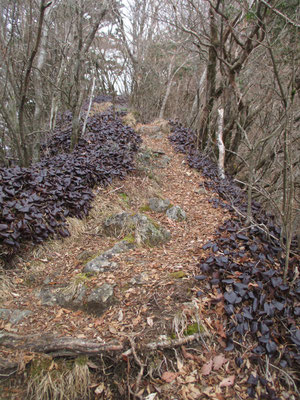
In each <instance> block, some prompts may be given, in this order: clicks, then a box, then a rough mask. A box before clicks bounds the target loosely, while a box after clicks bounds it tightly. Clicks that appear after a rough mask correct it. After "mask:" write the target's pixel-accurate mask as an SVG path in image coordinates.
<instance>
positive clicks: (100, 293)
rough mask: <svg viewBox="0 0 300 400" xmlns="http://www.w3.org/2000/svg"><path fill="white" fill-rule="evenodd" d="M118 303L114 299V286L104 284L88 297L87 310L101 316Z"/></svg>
mask: <svg viewBox="0 0 300 400" xmlns="http://www.w3.org/2000/svg"><path fill="white" fill-rule="evenodd" d="M115 301H116V299H115V297H114V289H113V287H112V285H109V284H108V283H104V284H103V285H101V286H100V287H98V288H96V289H94V290H93V291H92V292H91V294H90V295H89V296H88V298H87V301H86V304H85V310H86V311H87V312H89V313H91V314H94V315H101V314H103V312H104V311H105V310H106V309H107V308H109V307H110V306H111V305H112V304H114V303H115Z"/></svg>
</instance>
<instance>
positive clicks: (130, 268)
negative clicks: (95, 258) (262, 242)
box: [0, 135, 246, 399]
mask: <svg viewBox="0 0 300 400" xmlns="http://www.w3.org/2000/svg"><path fill="white" fill-rule="evenodd" d="M143 147H147V148H150V149H152V150H154V151H157V150H159V152H160V154H161V153H164V156H168V157H169V158H170V162H169V164H168V165H167V166H166V167H165V168H154V169H153V171H152V172H151V173H149V171H148V172H147V173H145V172H144V171H137V173H135V174H133V176H129V177H128V178H127V179H126V181H123V182H115V183H114V185H113V186H111V187H109V188H106V189H101V188H100V189H99V190H98V193H97V195H96V198H95V202H94V210H93V211H92V213H91V215H90V217H88V218H87V219H86V220H84V221H74V220H72V221H70V222H71V231H72V237H71V238H68V239H65V240H64V241H58V240H56V241H55V240H53V241H51V242H48V243H46V244H45V245H44V246H39V247H38V248H35V249H31V250H30V249H29V250H28V252H27V253H24V255H23V257H22V258H20V260H19V263H18V268H17V269H16V270H12V271H9V272H8V276H9V281H7V286H6V290H7V293H6V294H7V296H6V299H5V300H4V301H3V302H2V307H3V308H8V309H21V310H22V309H26V310H30V311H31V312H32V314H31V315H30V316H28V317H26V318H25V319H24V320H23V321H22V322H21V323H19V324H16V325H12V324H10V323H7V322H5V321H2V322H1V324H2V325H1V328H2V329H4V330H5V331H7V332H10V333H14V334H20V335H21V334H22V335H25V334H26V335H34V334H45V333H51V334H52V335H56V336H70V337H74V338H80V339H92V340H95V339H96V340H98V341H99V342H100V343H105V342H110V341H112V340H116V341H118V342H120V340H121V341H126V340H128V338H131V340H134V341H135V343H136V344H137V346H139V345H141V344H142V343H149V342H157V341H159V340H163V339H165V338H170V337H171V338H172V339H176V338H180V337H184V332H185V334H186V330H187V329H189V328H191V329H194V328H193V327H195V323H196V324H199V321H201V326H202V328H203V333H204V337H205V338H206V339H205V340H206V344H205V346H204V347H203V343H202V344H200V343H199V344H198V350H199V351H200V350H201V357H200V356H199V357H198V356H195V357H194V358H193V357H192V356H187V357H186V359H185V363H186V364H184V363H183V362H182V361H181V364H180V361H179V364H178V362H177V367H178V365H179V367H180V368H179V373H178V377H179V378H180V379H179V378H178V379H177V381H176V383H175V384H174V385H173V386H172V391H173V392H174V395H175V394H176V396H177V397H176V398H178V399H179V398H182V399H185V398H187V399H189V398H191V399H194V398H200V397H197V396H198V392H199V389H197V385H196V386H195V383H196V382H198V383H200V382H202V381H203V379H204V380H205V375H203V376H202V375H201V374H200V371H201V368H202V367H203V365H205V362H206V361H209V360H210V358H211V356H212V354H217V353H218V348H220V346H224V341H223V339H224V334H223V333H222V332H224V331H223V329H222V326H223V325H222V324H223V322H222V318H221V316H218V315H217V313H216V311H215V310H212V309H210V300H211V298H212V297H215V298H217V296H218V294H217V293H213V292H212V291H211V289H210V288H209V287H208V286H207V287H206V286H205V284H204V283H202V282H200V281H197V280H196V279H195V275H199V273H200V272H199V269H198V267H197V263H198V260H199V257H201V255H202V252H203V250H202V246H203V244H204V243H205V242H207V241H208V240H210V239H211V238H212V236H213V233H214V231H215V229H216V227H217V226H218V225H220V224H221V223H222V221H224V219H226V218H227V215H226V212H224V210H220V209H215V208H214V207H213V206H212V204H211V203H210V202H209V199H210V197H211V193H210V192H209V191H205V189H204V188H203V187H202V188H201V187H200V186H199V185H201V182H202V177H201V174H199V173H198V172H196V171H194V170H191V169H190V168H189V167H188V166H187V164H186V163H185V161H184V157H183V156H182V155H180V154H176V153H174V151H173V149H172V147H171V145H170V143H169V141H168V139H167V136H166V135H165V136H164V137H162V138H156V139H155V138H153V137H152V138H151V137H149V136H144V137H143ZM153 196H160V197H162V198H167V199H169V200H170V202H171V203H172V204H173V205H179V206H180V207H182V208H183V209H184V210H185V212H186V214H187V220H186V221H183V222H173V221H171V220H170V219H168V218H167V217H166V215H165V214H159V213H154V212H151V211H145V214H146V215H148V216H150V217H151V218H153V219H154V220H156V221H158V222H159V223H160V224H161V225H163V226H164V227H166V228H167V229H169V230H170V232H171V235H172V239H171V240H170V241H169V242H168V243H167V244H166V245H164V246H162V247H155V248H146V247H138V248H136V249H134V250H132V251H130V252H127V253H124V254H121V255H120V256H118V257H115V259H114V260H115V261H117V262H118V264H119V268H118V269H117V270H115V271H113V272H108V273H105V272H104V273H100V274H99V275H97V276H94V277H92V278H89V279H88V280H86V281H85V285H87V287H88V289H90V290H92V288H93V287H95V286H96V285H99V284H103V283H108V284H111V285H113V286H114V295H115V297H116V299H117V303H116V304H115V305H113V306H111V307H110V308H109V309H108V310H107V311H106V312H105V313H104V314H103V315H102V316H100V317H95V316H93V315H89V314H87V313H84V312H83V311H72V310H69V309H66V308H61V307H59V306H51V307H50V306H42V305H41V303H40V301H39V300H38V298H37V293H38V292H39V290H40V288H41V287H42V286H43V285H45V284H46V283H47V284H48V285H51V284H52V285H60V284H70V283H72V282H78V279H77V278H78V277H82V274H81V272H82V269H83V267H84V264H83V263H82V262H81V261H80V255H81V254H82V252H83V251H85V252H88V253H89V254H95V253H99V252H101V251H104V250H105V249H107V248H109V247H111V246H112V245H113V244H114V243H115V242H116V239H113V238H107V237H106V236H105V235H104V234H103V232H102V228H101V223H102V221H103V218H104V217H105V216H107V215H108V214H110V213H111V212H113V211H117V210H122V209H123V210H125V211H130V212H133V213H134V212H138V211H139V210H140V208H141V207H143V206H145V204H147V200H148V199H149V197H153ZM174 273H177V274H174ZM141 274H143V275H141ZM140 276H142V277H143V278H142V281H141V282H138V279H139V277H140ZM76 279H77V280H76ZM199 290H201V291H203V292H204V296H201V297H199V296H198V297H197V292H198V291H199ZM2 297H3V296H2ZM193 305H194V306H193ZM0 321H1V320H0ZM197 326H199V325H197ZM197 329H198V328H197ZM196 331H197V330H196ZM218 331H219V334H217V332H218ZM194 332H195V330H194V331H190V332H189V334H191V333H194ZM173 355H174V354H173ZM2 357H4V358H7V359H10V360H13V361H15V360H16V358H19V359H22V357H24V353H23V352H15V351H14V352H12V351H10V350H8V349H5V350H3V351H2ZM197 357H198V359H197ZM165 362H166V363H167V364H166V365H165V366H163V365H160V367H159V369H158V370H157V371H156V374H158V373H161V374H163V372H168V371H169V370H172V371H173V372H174V371H175V369H176V368H175V367H174V366H172V361H171V364H170V365H168V362H167V361H165ZM184 365H186V367H185V366H184ZM228 365H229V364H228ZM228 365H227V371H225V370H224V371H223V372H222V373H221V372H220V371H219V373H218V378H217V377H216V376H217V374H216V373H215V376H214V379H213V380H212V382H213V383H212V385H216V384H217V383H220V382H221V381H222V377H224V376H227V375H228V373H229V369H230V367H229V366H228ZM195 366H196V369H195V370H194V372H193V373H192V372H191V371H192V370H193V368H195ZM177 369H178V368H177ZM180 371H181V372H180ZM200 375H201V376H200ZM162 376H163V375H162ZM176 376H177V375H176ZM186 377H188V379H187V380H186ZM157 379H158V378H156V385H157V386H160V385H161V384H163V383H164V384H169V380H170V379H168V378H167V377H166V378H165V379H160V380H159V379H158V380H157ZM210 379H211V378H210ZM148 380H149V382H150V381H151V379H150V378H149V377H148ZM154 381H155V380H154ZM152 382H153V381H152ZM159 382H160V383H159ZM154 383H155V382H154ZM207 384H208V383H207V382H206V385H207ZM139 385H140V383H139ZM188 385H192V386H191V387H190V388H189V390H187V392H185V391H184V390H186V389H184V390H183V386H185V387H189V386H188ZM142 387H143V388H144V389H145V393H146V386H145V384H144V385H142ZM211 387H214V386H211ZM218 387H219V386H218ZM147 390H148V394H150V393H152V391H153V390H154V386H152V387H151V385H150V386H149V385H148V389H147ZM168 390H170V388H169V389H168ZM193 390H194V395H193ZM219 390H221V389H220V388H219ZM215 392H216V390H215ZM103 393H104V392H103ZM186 393H190V394H189V396H190V397H188V394H186ZM220 393H222V390H221V392H220ZM226 393H227V394H226V396H225V394H224V393H223V395H222V396H224V397H218V398H227V395H228V396H229V397H230V396H231V397H232V393H230V392H229V391H228V390H227V392H226ZM126 396H127V397H126ZM128 396H129V395H128V394H127V395H126V394H124V397H120V398H129V397H128ZM166 396H167V394H164V391H163V389H162V390H161V392H160V394H159V390H158V391H157V397H155V398H156V399H158V398H161V399H164V398H169V399H170V398H172V397H166ZM193 396H194V397H193ZM15 398H18V397H17V395H16V397H15ZM98 398H109V397H98ZM111 398H119V397H111ZM132 398H133V397H132ZM140 398H142V397H140ZM143 398H144V397H143ZM145 398H146V397H145ZM153 398H154V397H153ZM174 398H175V397H174ZM242 398H244V397H242ZM245 398H246V397H245Z"/></svg>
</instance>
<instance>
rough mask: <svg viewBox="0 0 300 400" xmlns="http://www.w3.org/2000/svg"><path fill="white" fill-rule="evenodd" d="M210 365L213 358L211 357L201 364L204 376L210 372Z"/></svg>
mask: <svg viewBox="0 0 300 400" xmlns="http://www.w3.org/2000/svg"><path fill="white" fill-rule="evenodd" d="M212 366H213V360H212V359H211V360H209V361H208V362H207V363H205V364H204V365H203V367H202V368H201V374H202V375H204V376H205V375H209V374H210V373H211V370H212Z"/></svg>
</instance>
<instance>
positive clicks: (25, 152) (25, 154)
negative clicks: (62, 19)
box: [18, 0, 52, 167]
mask: <svg viewBox="0 0 300 400" xmlns="http://www.w3.org/2000/svg"><path fill="white" fill-rule="evenodd" d="M51 3H52V2H48V3H47V2H46V0H41V7H40V15H39V25H38V32H37V37H36V41H35V45H34V49H33V50H32V53H31V55H30V58H29V60H28V63H27V67H26V72H25V78H24V82H22V85H21V96H20V97H21V101H20V106H19V110H18V111H19V134H20V139H21V153H22V159H21V164H22V165H23V166H25V167H27V166H28V165H29V164H30V152H29V146H28V143H27V142H26V140H27V137H26V127H25V122H24V112H25V103H26V96H27V92H28V88H29V79H30V75H31V71H32V65H33V61H34V59H35V56H36V54H37V52H38V49H39V46H40V43H41V38H42V29H43V23H44V16H45V10H46V9H47V8H48V7H49V6H50V5H51Z"/></svg>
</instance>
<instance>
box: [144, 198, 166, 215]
mask: <svg viewBox="0 0 300 400" xmlns="http://www.w3.org/2000/svg"><path fill="white" fill-rule="evenodd" d="M170 204H171V203H170V200H168V199H165V200H164V199H160V198H158V197H152V198H151V199H149V207H150V208H151V210H152V211H155V212H160V213H163V212H165V211H166V210H167V209H168V208H169V206H170Z"/></svg>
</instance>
